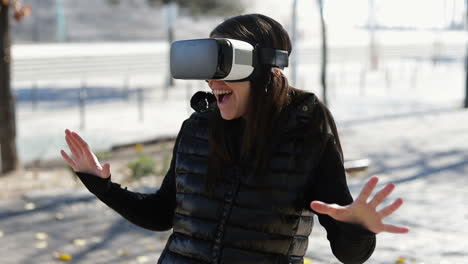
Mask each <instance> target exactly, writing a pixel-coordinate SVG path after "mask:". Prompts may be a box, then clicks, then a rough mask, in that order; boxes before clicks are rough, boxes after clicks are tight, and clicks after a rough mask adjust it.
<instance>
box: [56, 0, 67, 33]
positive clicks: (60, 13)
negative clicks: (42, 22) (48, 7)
mask: <svg viewBox="0 0 468 264" xmlns="http://www.w3.org/2000/svg"><path fill="white" fill-rule="evenodd" d="M55 6H56V9H57V41H58V42H65V40H66V32H65V15H64V10H63V0H55Z"/></svg>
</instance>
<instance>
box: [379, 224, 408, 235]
mask: <svg viewBox="0 0 468 264" xmlns="http://www.w3.org/2000/svg"><path fill="white" fill-rule="evenodd" d="M409 230H410V229H409V228H408V227H402V226H395V225H384V231H383V232H389V233H399V234H403V233H408V232H409Z"/></svg>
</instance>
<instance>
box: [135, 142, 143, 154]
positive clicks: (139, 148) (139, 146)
mask: <svg viewBox="0 0 468 264" xmlns="http://www.w3.org/2000/svg"><path fill="white" fill-rule="evenodd" d="M135 151H136V152H138V153H141V152H142V151H143V145H142V144H136V145H135Z"/></svg>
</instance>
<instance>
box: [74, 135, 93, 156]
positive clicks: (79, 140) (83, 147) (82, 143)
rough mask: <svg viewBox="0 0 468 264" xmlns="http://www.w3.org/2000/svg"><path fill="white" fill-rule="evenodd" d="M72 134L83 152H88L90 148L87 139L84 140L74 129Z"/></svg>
mask: <svg viewBox="0 0 468 264" xmlns="http://www.w3.org/2000/svg"><path fill="white" fill-rule="evenodd" d="M70 135H71V138H72V139H73V140H74V142H76V144H77V146H78V147H79V148H80V150H81V152H82V153H86V152H87V151H88V150H89V149H90V147H89V145H88V143H86V141H84V140H83V139H82V138H81V137H80V136H79V135H78V134H77V133H76V132H74V131H72V132H71V133H70Z"/></svg>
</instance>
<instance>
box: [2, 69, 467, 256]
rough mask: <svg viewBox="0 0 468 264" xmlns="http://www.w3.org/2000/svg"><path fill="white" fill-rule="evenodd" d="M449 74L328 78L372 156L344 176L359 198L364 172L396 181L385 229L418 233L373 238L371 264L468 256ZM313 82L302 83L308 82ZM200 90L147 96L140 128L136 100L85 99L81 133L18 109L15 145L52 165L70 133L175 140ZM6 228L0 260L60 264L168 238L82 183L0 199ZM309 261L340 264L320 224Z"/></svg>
mask: <svg viewBox="0 0 468 264" xmlns="http://www.w3.org/2000/svg"><path fill="white" fill-rule="evenodd" d="M450 73H453V69H450V68H447V69H445V70H444V69H439V73H438V74H439V75H437V74H435V73H431V72H430V71H426V72H424V71H422V72H421V73H420V77H419V78H420V81H419V82H417V84H418V85H416V86H411V84H412V83H411V80H410V79H411V78H410V76H406V78H404V77H405V76H404V75H403V76H400V77H401V78H398V79H397V78H395V79H397V81H394V82H393V86H392V87H390V89H389V87H387V86H385V85H384V84H383V83H382V81H379V79H378V76H377V75H378V73H376V74H375V76H377V77H375V76H373V75H369V80H368V84H367V86H366V87H367V88H366V89H365V90H359V87H357V86H350V87H351V88H347V89H344V88H343V87H344V86H343V85H340V84H339V83H337V82H335V86H333V81H332V85H331V88H330V98H329V100H330V107H331V110H332V112H333V113H334V115H335V117H336V119H337V123H338V129H339V131H340V133H341V139H342V142H343V146H344V152H345V158H347V159H355V158H369V159H371V166H370V169H369V171H368V174H367V175H366V177H361V178H351V179H349V182H348V183H349V186H350V189H351V191H352V193H353V195H354V197H356V195H357V193H358V192H359V190H360V189H361V187H362V186H363V184H364V182H365V180H366V178H367V177H368V176H372V175H377V176H379V177H380V179H381V180H380V182H381V185H380V186H379V187H382V186H383V184H385V183H387V182H395V183H396V184H397V188H396V190H395V191H394V193H393V194H392V195H391V197H390V198H389V199H388V202H391V201H392V200H393V199H396V198H397V197H402V198H403V199H404V201H405V203H404V205H403V207H402V208H401V209H400V210H399V211H397V212H396V213H395V215H393V216H391V217H389V218H388V223H392V224H396V225H405V226H408V227H410V228H411V232H410V233H409V234H405V235H397V234H380V235H378V237H377V239H378V240H377V248H376V251H375V252H374V254H373V256H372V257H371V258H370V260H369V261H368V263H378V264H380V263H382V264H383V263H396V262H397V263H464V261H466V258H468V252H467V250H466V248H468V244H467V242H466V239H465V238H466V237H467V236H468V234H467V232H468V231H467V229H466V226H467V224H468V212H467V210H466V204H467V203H468V195H467V194H468V189H467V188H466V185H467V181H468V178H467V176H466V175H467V173H468V162H467V160H468V154H467V153H468V133H466V131H468V111H467V110H462V109H461V108H460V104H461V98H462V91H463V90H462V87H460V85H459V84H460V81H459V80H458V79H456V78H454V77H453V76H452V77H451V75H450ZM431 75H432V76H431ZM441 76H445V77H446V78H447V79H445V85H444V86H443V87H444V88H441V87H442V86H441V85H440V84H437V82H436V79H440V78H441ZM372 78H375V79H372ZM332 80H333V79H332ZM307 82H308V80H307V79H306V80H302V83H303V84H305V85H304V86H306V87H309V86H311V85H310V84H307ZM372 82H374V83H372ZM429 84H432V85H429ZM299 86H300V85H299ZM200 87H201V86H198V84H197V85H192V86H188V85H186V84H181V86H179V88H178V89H174V90H171V92H170V93H169V94H168V97H163V94H162V93H160V92H155V93H154V94H152V95H151V96H150V95H148V97H145V98H146V99H145V102H144V112H143V113H144V119H143V120H144V121H143V122H140V121H139V112H138V109H139V108H138V105H137V104H136V99H135V98H133V99H131V100H130V102H126V101H123V100H122V101H121V102H118V101H115V102H111V103H105V104H104V103H102V104H89V105H88V106H87V108H86V116H87V117H86V128H85V129H80V128H79V120H80V119H79V111H78V107H76V106H74V107H70V108H63V109H62V110H61V111H55V110H54V111H52V110H50V108H47V107H46V106H45V105H43V106H42V107H39V108H38V109H37V110H35V111H32V110H31V109H30V106H28V105H26V104H23V105H21V106H20V108H19V111H18V120H19V124H18V128H19V129H18V130H19V141H20V146H19V147H20V150H21V149H22V153H28V154H29V155H31V156H30V157H29V158H30V159H31V160H33V159H37V158H43V157H46V158H49V157H50V158H56V157H57V155H58V153H59V149H60V148H64V147H65V142H64V140H63V130H64V129H65V128H70V129H72V130H76V131H78V132H79V133H80V134H81V135H82V136H83V137H84V138H85V139H87V140H88V141H89V143H90V144H91V146H92V147H95V148H96V149H100V148H102V149H106V148H108V147H110V146H112V145H116V144H123V143H128V142H132V141H134V140H135V139H139V140H144V139H152V138H155V137H158V136H163V135H175V134H176V133H177V131H178V130H179V128H180V124H181V123H182V121H183V120H184V119H185V118H187V117H188V116H189V115H190V113H191V110H190V108H189V107H188V103H187V100H188V98H190V95H191V94H193V93H194V92H195V91H196V90H197V89H199V88H200ZM337 87H342V88H340V89H338V88H337ZM313 90H314V91H315V92H316V93H317V94H319V95H320V92H319V91H318V89H313ZM362 91H364V94H363V95H362V94H360V92H362ZM132 100H133V101H132ZM117 109H118V111H117ZM38 128H43V129H38ZM34 144H36V145H34ZM44 146H45V147H44ZM50 153H53V154H50ZM54 155H56V156H55V157H54ZM147 191H152V190H151V189H148V190H147ZM30 202H32V203H34V204H30ZM0 230H1V231H2V233H0V254H1V255H2V256H8V257H7V258H6V257H5V258H2V261H1V263H58V262H60V260H58V258H57V256H55V255H54V252H62V253H66V254H69V255H70V256H71V257H72V260H71V263H145V262H150V263H154V262H156V259H157V257H158V256H159V254H160V252H161V250H162V248H163V246H164V243H165V239H166V238H167V235H168V232H166V233H154V232H151V231H146V230H143V229H141V228H138V227H135V226H133V225H132V224H130V223H128V222H127V221H126V220H124V219H123V218H121V217H120V216H119V215H118V214H116V213H114V212H113V211H112V210H110V209H108V208H106V206H105V205H103V204H102V203H100V202H99V201H96V199H95V198H93V196H92V195H91V194H88V193H87V191H86V190H84V187H83V191H82V192H79V193H69V191H67V190H63V191H60V192H58V193H51V192H50V191H40V190H38V191H37V192H35V193H33V194H28V195H25V196H24V199H22V200H4V201H0ZM37 233H40V234H39V235H38V234H37ZM41 233H45V234H47V235H46V236H45V235H44V234H41ZM307 256H308V257H309V258H310V259H311V260H312V263H338V262H337V261H336V260H335V259H334V257H333V255H332V253H331V251H330V248H329V245H328V241H327V240H326V233H325V231H324V230H323V228H322V227H321V226H320V224H319V223H318V221H316V225H315V227H314V230H313V232H312V235H311V237H310V241H309V247H308V252H307ZM66 257H67V255H62V258H65V259H66Z"/></svg>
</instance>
